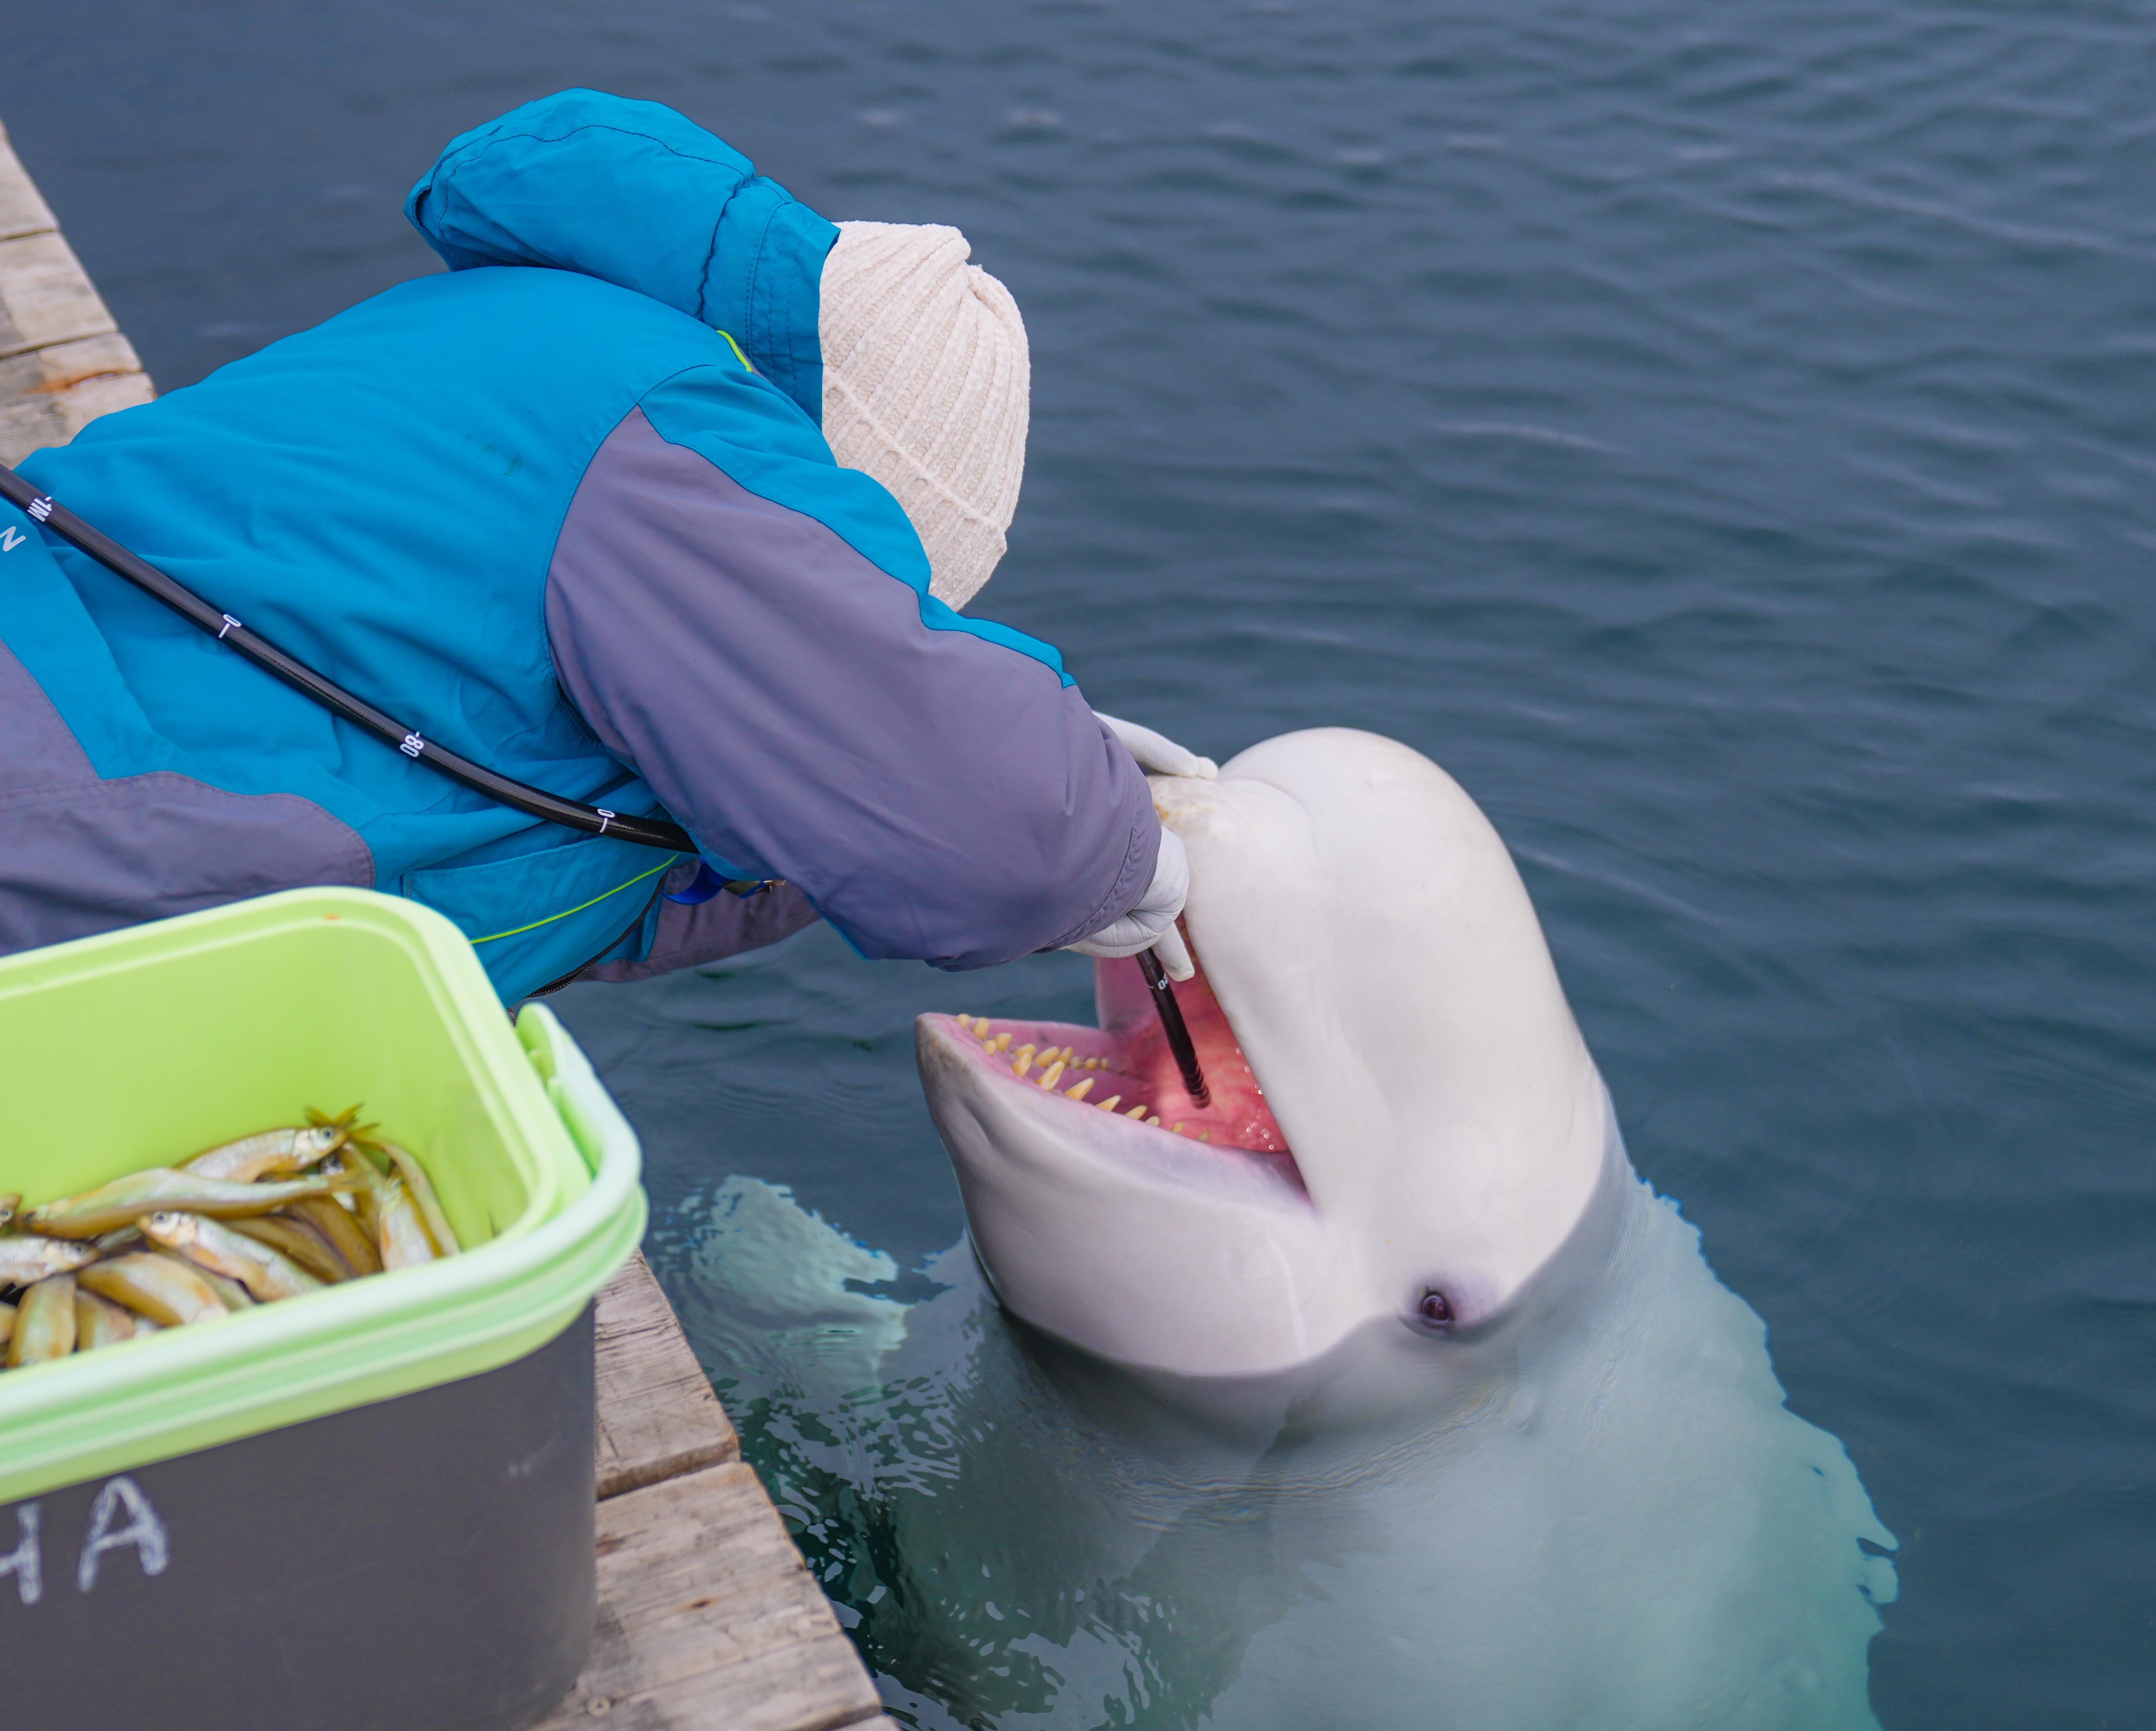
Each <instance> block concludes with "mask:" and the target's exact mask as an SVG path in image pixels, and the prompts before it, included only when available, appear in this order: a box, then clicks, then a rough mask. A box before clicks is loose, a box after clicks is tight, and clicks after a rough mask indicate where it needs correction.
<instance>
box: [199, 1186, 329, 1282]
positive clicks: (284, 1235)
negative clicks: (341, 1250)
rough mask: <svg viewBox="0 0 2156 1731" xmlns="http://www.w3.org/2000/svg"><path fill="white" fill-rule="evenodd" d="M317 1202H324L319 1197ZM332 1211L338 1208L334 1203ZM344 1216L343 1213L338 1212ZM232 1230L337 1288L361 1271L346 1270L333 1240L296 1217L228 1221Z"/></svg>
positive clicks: (283, 1216)
mask: <svg viewBox="0 0 2156 1731" xmlns="http://www.w3.org/2000/svg"><path fill="white" fill-rule="evenodd" d="M320 1200H321V1198H320V1197H316V1201H320ZM330 1206H331V1207H332V1208H336V1204H335V1203H334V1202H333V1203H331V1205H330ZM338 1212H339V1213H342V1212H343V1210H341V1209H339V1210H338ZM224 1224H225V1225H226V1226H228V1228H229V1229H230V1230H233V1231H234V1232H237V1233H238V1234H239V1235H240V1236H241V1237H242V1238H251V1239H253V1240H254V1241H255V1242H256V1243H257V1244H266V1245H267V1246H269V1248H270V1249H271V1250H273V1251H279V1252H280V1253H281V1254H283V1255H284V1256H288V1257H290V1259H291V1260H292V1261H295V1262H296V1263H298V1264H299V1265H300V1267H302V1268H304V1269H305V1270H306V1271H307V1272H308V1273H310V1274H311V1275H312V1276H314V1277H315V1278H316V1280H318V1281H321V1282H325V1283H326V1284H328V1285H331V1286H334V1285H336V1283H337V1282H339V1281H347V1280H350V1279H351V1278H352V1276H353V1274H354V1273H355V1272H357V1271H356V1270H354V1269H352V1268H350V1267H348V1266H346V1263H345V1260H344V1258H343V1257H342V1256H339V1255H338V1254H337V1253H336V1251H335V1250H333V1249H332V1248H331V1246H330V1243H329V1240H327V1239H326V1238H324V1237H323V1236H322V1235H321V1233H320V1232H318V1231H316V1230H315V1229H314V1227H312V1226H311V1225H308V1224H307V1223H306V1222H305V1220H301V1219H300V1218H299V1217H298V1216H297V1215H290V1214H260V1215H254V1216H253V1217H252V1218H251V1219H244V1218H243V1219H240V1220H227V1221H226V1222H225V1223H224Z"/></svg>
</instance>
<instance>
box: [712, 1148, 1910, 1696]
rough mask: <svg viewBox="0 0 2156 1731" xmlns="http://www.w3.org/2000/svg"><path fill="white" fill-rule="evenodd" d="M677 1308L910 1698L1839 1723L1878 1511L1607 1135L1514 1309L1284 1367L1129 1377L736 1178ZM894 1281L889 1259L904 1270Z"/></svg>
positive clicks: (1861, 1654) (829, 1572) (1874, 1562)
mask: <svg viewBox="0 0 2156 1731" xmlns="http://www.w3.org/2000/svg"><path fill="white" fill-rule="evenodd" d="M710 1209H711V1218H710V1225H709V1226H708V1228H707V1229H706V1230H704V1231H703V1232H702V1233H701V1235H700V1239H699V1241H698V1242H697V1244H696V1249H695V1251H694V1252H693V1261H694V1278H693V1280H692V1281H690V1282H684V1283H683V1285H684V1286H685V1288H686V1293H687V1305H686V1315H685V1321H686V1322H687V1323H688V1325H689V1328H690V1333H691V1334H692V1337H693V1338H695V1339H696V1343H697V1344H698V1347H699V1348H700V1350H701V1352H702V1353H704V1355H705V1356H706V1358H707V1359H716V1360H717V1361H719V1362H722V1363H725V1364H728V1365H731V1366H732V1367H735V1369H736V1370H737V1374H736V1375H735V1376H733V1377H731V1378H730V1379H726V1380H724V1381H722V1382H721V1388H722V1389H723V1390H724V1391H725V1392H726V1397H727V1401H728V1405H729V1406H730V1407H731V1409H732V1410H734V1412H735V1414H736V1416H737V1420H739V1422H740V1424H741V1427H742V1439H743V1446H744V1448H745V1450H746V1451H747V1453H748V1455H749V1456H750V1458H751V1459H752V1461H754V1463H755V1464H756V1466H757V1468H758V1470H759V1471H760V1472H762V1474H763V1476H764V1477H765V1479H766V1482H767V1483H768V1484H770V1485H771V1486H772V1487H773V1491H774V1493H775V1494H776V1495H777V1496H778V1499H779V1501H780V1503H781V1506H782V1508H783V1509H784V1510H785V1511H786V1513H787V1514H788V1518H789V1519H790V1520H792V1521H793V1523H796V1524H797V1526H798V1528H799V1531H800V1537H801V1539H802V1543H803V1549H804V1550H805V1551H806V1553H807V1554H808V1557H809V1559H810V1562H811V1565H812V1567H814V1568H815V1569H817V1571H818V1572H819V1574H820V1575H821V1576H822V1577H823V1579H824V1585H825V1586H826V1588H827V1590H829V1592H830V1593H831V1594H832V1595H833V1597H834V1600H836V1601H837V1602H838V1603H839V1605H841V1606H842V1607H843V1608H844V1611H845V1612H846V1613H850V1615H851V1617H852V1618H853V1619H854V1621H855V1626H854V1631H853V1632H854V1635H855V1640H856V1641H858V1642H859V1643H860V1646H861V1648H862V1650H863V1651H864V1652H865V1654H866V1655H867V1657H869V1660H870V1663H871V1664H872V1665H873V1666H874V1667H875V1668H876V1669H877V1670H878V1672H880V1675H881V1681H882V1685H883V1687H884V1689H885V1695H886V1698H887V1700H889V1701H890V1703H891V1705H892V1707H893V1708H894V1710H895V1711H896V1713H898V1715H899V1716H900V1717H901V1718H903V1719H904V1720H906V1721H907V1722H909V1723H914V1724H916V1725H919V1726H921V1727H926V1728H934V1727H960V1726H962V1727H967V1728H973V1731H979V1728H986V1727H995V1728H998V1731H1018V1728H1023V1727H1035V1726H1038V1727H1049V1726H1055V1727H1091V1726H1097V1725H1119V1726H1132V1727H1148V1728H1163V1731H1165V1728H1181V1727H1192V1726H1197V1725H1199V1724H1201V1723H1203V1724H1206V1725H1210V1726H1221V1727H1232V1728H1235V1731H1273V1728H1278V1731H1290V1728H1297V1731H1300V1728H1306V1727H1309V1726H1312V1725H1322V1724H1337V1723H1351V1722H1352V1723H1354V1724H1356V1725H1358V1726H1368V1727H1393V1726H1399V1727H1409V1726H1414V1727H1418V1728H1427V1727H1432V1726H1436V1727H1459V1728H1462V1731H1466V1728H1476V1731H1488V1728H1500V1731H1508V1728H1517V1731H1546V1728H1557V1727H1565V1728H1575V1727H1583V1726H1594V1727H1605V1726H1606V1727H1611V1728H1618V1727H1640V1728H1658V1731H1659V1728H1666V1727H1671V1726H1676V1725H1691V1724H1702V1725H1714V1726H1717V1727H1777V1728H1779V1727H1790V1728H1796V1727H1805V1728H1811V1727H1820V1728H1828V1727H1831V1728H1843V1727H1869V1726H1873V1725H1876V1720H1875V1719H1874V1718H1873V1717H1872V1714H1871V1709H1870V1707H1869V1705H1868V1704H1867V1701H1866V1649H1867V1646H1868V1644H1869V1642H1870V1641H1871V1636H1873V1634H1874V1633H1876V1631H1877V1630H1878V1628H1879V1626H1880V1625H1879V1617H1878V1613H1877V1610H1876V1607H1877V1606H1878V1605H1881V1604H1884V1603H1886V1602H1887V1601H1889V1600H1892V1598H1893V1596H1894V1592H1895V1577H1894V1569H1893V1565H1892V1563H1891V1562H1890V1561H1888V1560H1887V1559H1886V1555H1885V1552H1886V1550H1888V1549H1891V1548H1892V1545H1893V1544H1894V1541H1893V1538H1892V1536H1891V1535H1890V1534H1889V1533H1887V1532H1886V1529H1885V1528H1883V1527H1882V1526H1881V1524H1880V1523H1879V1521H1878V1519H1877V1518H1876V1515H1875V1514H1874V1513H1873V1512H1872V1509H1871V1502H1870V1499H1869V1498H1868V1497H1866V1494H1865V1492H1864V1488H1863V1487H1862V1486H1861V1484H1860V1483H1859V1482H1858V1480H1857V1477H1856V1472H1855V1469H1854V1468H1853V1467H1852V1466H1851V1464H1850V1462H1849V1460H1848V1457H1847V1456H1846V1455H1845V1453H1844V1451H1843V1450H1842V1447H1841V1445H1840V1443H1839V1442H1837V1441H1835V1439H1834V1438H1833V1437H1831V1436H1828V1435H1827V1434H1826V1433H1825V1431H1820V1430H1819V1429H1817V1428H1816V1427H1815V1426H1813V1425H1809V1424H1807V1423H1805V1422H1804V1420H1801V1419H1799V1418H1798V1417H1796V1416H1795V1415H1793V1414H1792V1413H1790V1412H1789V1410H1787V1409H1786V1407H1785V1406H1784V1405H1783V1395H1782V1389H1781V1386H1780V1384H1779V1383H1778V1382H1777V1381H1776V1379H1775V1377H1774V1370H1773V1368H1772V1366H1771V1364H1769V1362H1768V1354H1767V1348H1766V1334H1765V1329H1764V1328H1763V1325H1762V1324H1761V1323H1760V1321H1759V1319H1758V1317H1757V1316H1755V1315H1754V1314H1753V1312H1752V1311H1751V1309H1750V1308H1749V1307H1748V1306H1747V1305H1746V1304H1745V1303H1744V1302H1743V1300H1742V1299H1740V1298H1738V1297H1737V1296H1736V1295H1735V1294H1734V1293H1732V1292H1730V1291H1729V1290H1728V1289H1727V1287H1724V1286H1722V1284H1721V1282H1718V1281H1717V1279H1716V1278H1715V1276H1714V1275H1713V1273H1712V1271H1711V1270H1710V1269H1709V1268H1708V1266H1707V1263H1706V1261H1705V1260H1704V1258H1703V1256H1702V1253H1701V1248H1700V1242H1699V1237H1698V1234H1697V1231H1696V1230H1694V1229H1693V1228H1692V1227H1691V1225H1688V1224H1687V1223H1686V1222H1685V1221H1684V1220H1682V1219H1681V1217H1680V1216H1679V1215H1678V1214H1677V1213H1676V1210H1675V1209H1674V1208H1672V1207H1671V1206H1670V1205H1668V1204H1666V1202H1664V1201H1662V1200H1661V1199H1657V1198H1655V1197H1654V1196H1653V1195H1652V1194H1651V1193H1650V1191H1649V1190H1648V1189H1646V1187H1645V1185H1643V1184H1640V1182H1639V1181H1638V1180H1637V1179H1635V1178H1634V1177H1633V1176H1632V1175H1631V1174H1630V1169H1629V1167H1626V1166H1625V1165H1624V1164H1623V1163H1622V1156H1621V1151H1620V1152H1619V1153H1617V1154H1616V1155H1615V1157H1614V1162H1613V1168H1612V1173H1611V1182H1610V1183H1609V1185H1608V1186H1607V1187H1606V1189H1605V1192H1604V1197H1603V1200H1602V1203H1601V1205H1600V1206H1599V1209H1598V1210H1597V1211H1596V1214H1595V1215H1594V1216H1593V1217H1592V1218H1591V1220H1590V1221H1589V1224H1588V1225H1587V1226H1586V1227H1584V1229H1583V1231H1582V1233H1581V1235H1580V1236H1579V1237H1578V1239H1577V1240H1575V1241H1574V1243H1573V1245H1572V1246H1569V1247H1568V1250H1567V1251H1566V1253H1565V1255H1564V1256H1563V1258H1562V1259H1561V1261H1560V1266H1558V1269H1557V1270H1556V1271H1554V1272H1553V1275H1552V1276H1551V1278H1550V1279H1548V1281H1546V1282H1543V1283H1542V1284H1541V1285H1540V1286H1539V1287H1537V1289H1536V1290H1535V1291H1533V1292H1531V1293H1530V1295H1529V1297H1528V1301H1527V1302H1526V1303H1525V1304H1523V1305H1522V1308H1521V1310H1520V1312H1519V1313H1518V1314H1517V1316H1516V1317H1514V1318H1512V1319H1511V1320H1510V1321H1509V1322H1508V1323H1507V1324H1505V1325H1504V1326H1502V1327H1501V1328H1496V1329H1495V1330H1493V1331H1491V1333H1490V1334H1488V1335H1487V1336H1486V1337H1485V1338H1481V1339H1479V1340H1476V1341H1474V1342H1472V1343H1442V1344H1439V1343H1430V1342H1427V1341H1424V1340H1421V1339H1419V1338H1414V1337H1411V1336H1409V1334H1408V1333H1406V1332H1405V1331H1404V1330H1401V1329H1397V1328H1383V1329H1380V1330H1378V1331H1375V1332H1373V1333H1371V1334H1370V1335H1368V1337H1365V1338H1358V1339H1357V1340H1354V1341H1353V1342H1351V1343H1348V1345H1347V1347H1346V1348H1343V1349H1342V1351H1341V1352H1340V1353H1336V1354H1334V1355H1333V1356H1332V1358H1330V1359H1328V1360H1327V1361H1326V1362H1325V1363H1324V1364H1322V1366H1320V1367H1318V1368H1317V1369H1316V1370H1314V1371H1312V1372H1309V1373H1306V1374H1303V1375H1302V1376H1301V1377H1299V1378H1298V1379H1296V1381H1295V1383H1294V1384H1292V1385H1289V1384H1280V1383H1273V1384H1265V1385H1259V1384H1248V1385H1241V1386H1238V1387H1235V1388H1227V1389H1224V1388H1219V1387H1217V1386H1215V1387H1211V1388H1209V1387H1207V1386H1205V1385H1203V1384H1179V1385H1172V1384H1143V1383H1141V1382H1140V1381H1139V1380H1137V1379H1134V1378H1132V1377H1130V1376H1127V1375H1126V1374H1123V1373H1122V1372H1121V1371H1119V1370H1116V1369H1113V1368H1111V1367H1108V1366H1106V1365H1103V1364H1099V1363H1097V1362H1096V1361H1093V1360H1091V1359H1087V1358H1086V1357H1085V1356H1084V1355H1082V1354H1080V1353H1075V1352H1073V1351H1071V1350H1070V1349H1068V1348H1064V1347H1062V1346H1060V1344H1058V1343H1055V1342H1054V1341H1052V1340H1050V1339H1047V1338H1044V1337H1041V1336H1039V1335H1038V1334H1035V1333H1033V1332H1032V1331H1030V1330H1028V1329H1026V1328H1024V1327H1023V1326H1022V1325H1019V1324H1015V1323H1013V1322H1011V1321H1010V1320H1009V1319H1008V1318H1005V1317H1004V1315H1003V1314H1002V1312H999V1311H998V1309H997V1307H995V1305H994V1302H993V1299H992V1298H991V1297H989V1295H988V1292H987V1291H986V1288H985V1287H984V1285H983V1282H982V1279H981V1277H980V1275H979V1273H978V1270H977V1268H976V1266H975V1265H974V1263H973V1258H972V1256H971V1253H970V1251H968V1249H967V1247H966V1246H964V1245H963V1244H961V1245H959V1246H954V1247H953V1248H952V1250H950V1251H947V1252H945V1253H944V1254H943V1255H942V1256H938V1257H937V1258H935V1259H933V1260H932V1261H931V1263H930V1264H929V1265H928V1266H927V1268H926V1269H924V1270H923V1271H921V1274H922V1275H925V1276H926V1277H927V1281H929V1282H933V1283H934V1286H935V1288H936V1290H934V1292H933V1296H931V1297H924V1298H921V1299H920V1300H917V1301H916V1302H911V1303H904V1302H899V1301H898V1300H896V1299H895V1298H893V1297H889V1296H886V1295H885V1293H884V1292H878V1291H877V1290H875V1289H876V1288H878V1287H885V1288H886V1289H889V1288H891V1287H892V1284H893V1282H894V1277H895V1276H897V1274H898V1270H897V1268H896V1264H895V1263H894V1262H893V1261H892V1260H891V1258H889V1257H888V1256H883V1255H882V1254H881V1253H880V1252H877V1251H871V1250H868V1249H865V1248H864V1247H863V1246H860V1245H858V1244H855V1243H854V1242H852V1241H851V1240H849V1239H847V1238H845V1237H844V1235H841V1234H840V1233H839V1232H838V1231H836V1230H834V1229H832V1228H831V1227H830V1226H829V1225H826V1224H825V1223H824V1221H823V1220H820V1219H819V1218H818V1217H817V1216H816V1215H813V1214H811V1213H808V1212H807V1211H805V1210H802V1209H801V1208H800V1207H798V1205H796V1204H795V1203H794V1201H793V1198H792V1197H791V1195H790V1194H789V1193H788V1191H787V1190H785V1189H783V1188H781V1187H778V1186H774V1185H770V1184H765V1183H762V1181H760V1180H755V1179H743V1178H735V1179H729V1180H728V1181H727V1182H726V1184H724V1185H723V1186H722V1187H721V1189H720V1190H719V1191H718V1192H717V1194H716V1197H715V1198H714V1199H712V1201H711V1205H710ZM913 1283H915V1284H917V1283H918V1276H916V1281H915V1282H913Z"/></svg>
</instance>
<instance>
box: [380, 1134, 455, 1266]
mask: <svg viewBox="0 0 2156 1731" xmlns="http://www.w3.org/2000/svg"><path fill="white" fill-rule="evenodd" d="M367 1146H368V1147H370V1148H379V1149H380V1150H381V1151H382V1153H385V1154H387V1155H388V1156H389V1159H390V1163H391V1164H392V1165H393V1166H395V1167H396V1169H397V1171H398V1175H399V1176H400V1177H402V1178H403V1180H404V1182H405V1184H408V1186H409V1187H410V1188H411V1191H412V1199H413V1201H414V1202H416V1203H417V1204H418V1205H419V1218H420V1219H421V1220H424V1221H425V1222H426V1223H427V1235H428V1236H429V1238H431V1239H433V1240H434V1248H435V1249H436V1250H437V1251H439V1252H440V1253H441V1254H442V1255H443V1256H454V1255H456V1253H457V1252H458V1251H460V1250H462V1249H463V1248H464V1246H462V1245H461V1244H459V1242H458V1241H457V1229H456V1228H455V1227H454V1226H452V1225H450V1224H449V1214H448V1212H447V1211H446V1210H444V1208H443V1206H442V1201H441V1198H440V1197H439V1196H437V1195H436V1194H434V1180H433V1179H429V1177H428V1176H427V1171H426V1169H425V1168H424V1167H423V1166H422V1165H420V1163H418V1161H417V1160H416V1159H414V1158H413V1157H412V1156H411V1155H410V1154H408V1153H406V1152H405V1151H404V1150H403V1148H399V1147H398V1146H397V1144H396V1143H393V1142H371V1143H368V1144H367Z"/></svg>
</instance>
